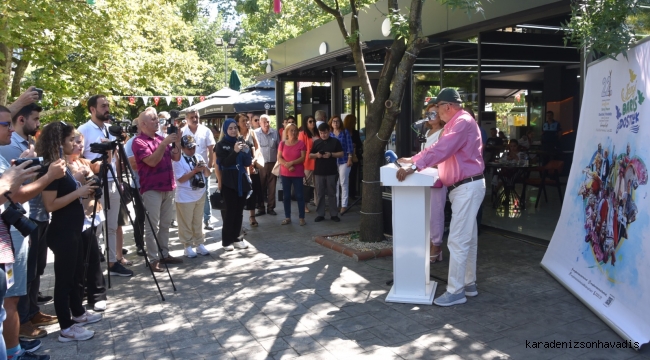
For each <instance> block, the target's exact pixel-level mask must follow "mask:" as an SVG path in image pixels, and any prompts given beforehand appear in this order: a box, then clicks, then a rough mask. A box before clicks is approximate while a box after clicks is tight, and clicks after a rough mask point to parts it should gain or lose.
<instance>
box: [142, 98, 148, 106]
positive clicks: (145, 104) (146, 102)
mask: <svg viewBox="0 0 650 360" xmlns="http://www.w3.org/2000/svg"><path fill="white" fill-rule="evenodd" d="M141 98H142V102H143V103H144V106H147V104H148V103H149V97H148V96H141Z"/></svg>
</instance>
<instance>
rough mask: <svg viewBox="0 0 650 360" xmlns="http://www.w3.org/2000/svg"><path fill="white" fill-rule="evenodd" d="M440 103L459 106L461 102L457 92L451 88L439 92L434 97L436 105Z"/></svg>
mask: <svg viewBox="0 0 650 360" xmlns="http://www.w3.org/2000/svg"><path fill="white" fill-rule="evenodd" d="M441 102H448V103H456V104H461V103H462V102H463V101H462V100H461V99H460V94H459V93H458V91H456V90H455V89H452V88H444V89H442V90H440V93H439V94H438V96H437V97H436V104H439V103H441Z"/></svg>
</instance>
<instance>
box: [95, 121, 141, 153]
mask: <svg viewBox="0 0 650 360" xmlns="http://www.w3.org/2000/svg"><path fill="white" fill-rule="evenodd" d="M108 119H109V120H111V122H113V123H114V125H111V126H109V127H108V133H109V134H111V135H113V136H115V137H116V138H117V140H118V141H122V142H124V141H125V140H126V135H125V134H126V133H129V134H135V133H136V132H137V131H138V127H137V126H131V122H130V121H128V120H125V121H117V120H116V119H115V118H114V117H113V115H108ZM91 151H92V150H91Z"/></svg>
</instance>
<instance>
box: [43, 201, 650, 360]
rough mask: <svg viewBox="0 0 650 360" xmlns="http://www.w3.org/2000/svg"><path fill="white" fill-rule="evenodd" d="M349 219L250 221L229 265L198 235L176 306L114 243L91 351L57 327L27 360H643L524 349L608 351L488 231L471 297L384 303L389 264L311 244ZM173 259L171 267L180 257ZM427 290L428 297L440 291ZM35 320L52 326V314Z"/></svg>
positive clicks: (516, 248)
mask: <svg viewBox="0 0 650 360" xmlns="http://www.w3.org/2000/svg"><path fill="white" fill-rule="evenodd" d="M280 207H281V205H280V206H278V208H276V210H281V209H280ZM294 208H295V205H294ZM358 211H359V208H358V207H356V208H353V209H352V211H351V212H350V213H348V214H346V215H345V216H343V217H342V221H341V222H340V223H338V224H336V223H333V222H331V221H329V220H328V221H323V222H321V223H318V224H317V223H314V222H313V218H314V217H315V215H314V213H313V212H312V213H311V214H307V220H308V224H307V226H302V227H301V226H298V224H297V223H295V222H294V223H293V224H291V225H288V226H281V225H280V221H282V219H283V217H282V215H278V216H271V215H265V216H260V217H258V222H259V223H260V226H259V227H258V228H255V229H252V230H251V231H249V233H248V235H247V237H246V239H247V240H248V241H249V242H250V244H251V247H250V248H249V249H246V250H239V251H238V250H235V251H233V252H230V253H225V252H224V251H223V249H221V245H220V233H221V231H220V228H217V229H216V230H215V231H212V232H210V233H209V234H208V235H207V238H208V240H207V248H208V249H209V250H210V251H211V254H210V255H209V256H207V257H201V256H199V257H198V258H195V259H187V258H185V259H184V260H185V262H184V263H183V264H181V265H179V266H173V267H170V271H171V274H172V276H173V279H174V283H175V284H176V287H177V291H176V292H174V291H173V289H172V287H171V284H170V281H169V278H168V277H167V275H166V274H165V275H162V274H160V275H157V277H158V281H159V282H160V284H161V287H162V289H163V294H164V296H165V299H166V301H164V302H163V301H161V299H160V297H159V295H158V292H157V290H156V287H155V285H154V282H153V280H152V277H151V275H150V273H149V272H148V270H147V269H145V267H144V266H143V259H142V258H140V257H138V256H137V255H135V254H134V250H135V249H134V246H133V242H132V239H131V233H130V230H128V231H127V234H126V236H125V238H126V239H127V240H126V243H127V245H131V246H129V247H128V248H129V249H130V253H129V255H127V258H128V259H131V260H133V261H134V262H135V265H134V266H133V267H132V269H133V270H134V271H135V273H136V275H135V276H134V277H133V278H116V277H113V278H112V282H113V284H112V285H113V287H112V289H110V290H109V304H108V309H107V311H106V312H105V314H104V319H103V321H101V322H99V323H96V324H92V325H88V328H90V329H92V330H95V331H96V335H95V337H94V338H93V339H92V340H89V341H85V342H79V343H78V344H74V343H66V344H62V343H59V342H57V337H58V332H59V328H58V325H53V326H49V327H46V329H47V330H48V331H49V332H50V334H49V335H48V336H47V337H46V338H44V339H43V342H44V344H43V348H42V349H43V350H40V351H39V352H38V353H39V354H44V353H46V354H51V355H52V358H53V359H291V358H298V359H366V358H371V359H401V358H404V359H526V360H533V359H608V360H612V359H650V351H649V350H648V346H646V347H645V348H644V349H643V350H642V351H640V352H636V351H634V350H629V349H628V350H605V349H589V348H587V349H555V350H553V349H542V350H538V349H531V348H527V347H526V341H527V340H528V341H553V340H555V341H569V340H572V341H596V340H601V341H622V339H621V338H620V337H619V336H618V335H616V334H615V333H614V332H613V331H612V330H611V329H610V328H609V327H608V326H607V325H605V324H604V323H603V322H602V321H600V320H599V319H598V318H597V317H596V316H595V315H593V313H592V312H591V311H590V310H589V309H587V308H586V307H585V306H584V305H582V303H580V302H579V301H578V300H576V299H575V298H574V297H573V296H572V295H571V294H570V293H569V292H568V291H567V290H565V289H564V288H563V287H562V286H561V285H560V284H559V283H557V282H556V281H555V280H554V279H553V278H552V277H551V276H550V275H548V274H547V273H546V272H545V271H544V270H542V269H541V267H540V266H539V262H540V261H541V259H542V256H543V254H544V251H545V248H544V247H543V246H539V244H535V243H530V242H523V241H520V240H518V239H514V238H512V237H506V236H502V235H500V234H497V233H494V232H491V231H484V232H483V234H482V235H481V236H480V239H479V255H478V263H479V264H478V282H477V283H478V289H479V293H480V294H479V296H478V297H476V298H469V299H468V302H467V303H466V304H464V305H459V306H455V307H451V308H440V307H436V306H424V305H406V304H393V303H385V302H384V298H385V296H386V294H387V293H388V291H389V290H390V288H389V287H388V286H386V285H385V283H386V281H387V280H389V279H390V278H391V270H392V261H391V259H390V258H385V259H376V260H371V261H367V262H362V263H357V262H354V261H353V260H352V259H351V258H348V257H346V256H343V255H341V254H338V253H334V252H332V251H331V250H327V249H325V248H323V247H321V246H320V245H318V244H316V243H314V242H313V241H312V236H314V235H324V234H332V233H340V232H343V231H347V230H353V229H357V228H358V222H359V215H358ZM214 213H215V216H216V214H217V213H218V212H216V211H215V212H214ZM247 218H248V217H247V216H245V223H247ZM220 221H221V219H220V218H219V221H218V222H216V224H217V226H219V224H220ZM127 229H129V228H127ZM173 236H176V234H175V233H174V235H173ZM171 243H174V244H176V242H175V241H174V239H172V241H171ZM173 250H174V251H173V252H172V255H174V256H181V254H182V249H181V248H180V245H176V246H174V247H173ZM447 255H448V253H445V259H446V258H447ZM49 261H52V258H51V254H50V259H49ZM447 266H448V262H447V261H444V262H443V263H441V264H439V265H436V266H435V267H434V270H433V271H432V273H434V274H435V275H437V276H439V277H441V278H443V279H444V278H446V271H447ZM46 272H47V274H46V275H45V277H44V279H43V280H42V284H43V285H42V290H43V292H44V293H46V294H49V295H51V294H52V292H53V288H52V287H53V285H54V281H53V280H54V279H53V273H52V265H51V264H49V265H48V267H47V270H46ZM439 285H440V286H438V293H442V292H443V291H444V289H445V284H444V283H439ZM44 311H45V312H47V313H50V314H54V309H53V305H52V304H48V305H46V306H44Z"/></svg>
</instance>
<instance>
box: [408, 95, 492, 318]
mask: <svg viewBox="0 0 650 360" xmlns="http://www.w3.org/2000/svg"><path fill="white" fill-rule="evenodd" d="M436 102H437V103H438V114H439V115H440V118H441V119H442V120H443V121H445V122H446V123H447V124H446V125H445V126H444V128H443V131H442V135H440V138H439V139H438V142H436V143H435V144H433V145H431V146H429V147H428V148H426V149H424V150H423V151H421V152H420V153H418V154H417V155H415V156H413V157H412V158H402V159H399V160H398V161H399V162H400V163H406V164H411V166H410V167H406V168H404V167H402V168H401V169H399V170H398V172H397V179H398V180H399V181H403V180H404V179H406V177H407V176H408V175H410V174H413V173H414V172H415V171H419V170H422V169H425V168H428V167H431V166H435V165H438V174H439V176H440V180H441V181H442V183H443V184H444V185H445V186H447V188H448V190H449V200H450V201H451V210H452V217H451V225H450V230H449V238H448V244H447V245H448V247H449V253H450V258H449V277H448V281H447V291H446V292H445V293H444V294H442V295H441V296H440V297H438V298H437V299H435V300H434V302H433V303H434V304H436V305H438V306H452V305H458V304H463V303H465V302H467V298H466V296H477V295H478V291H477V288H476V254H477V249H478V241H477V240H478V239H477V230H478V229H477V224H476V213H477V212H478V210H479V208H480V207H481V203H482V202H483V198H484V197H485V180H484V179H483V170H484V168H485V165H484V163H483V157H482V150H483V149H482V147H483V143H482V142H481V131H480V130H479V127H478V124H476V121H474V119H473V118H472V116H471V115H470V114H469V113H467V112H466V111H465V110H463V107H462V101H461V99H460V95H459V94H458V92H457V91H456V90H454V89H451V88H445V89H442V90H441V91H440V94H438V97H437V98H436Z"/></svg>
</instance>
